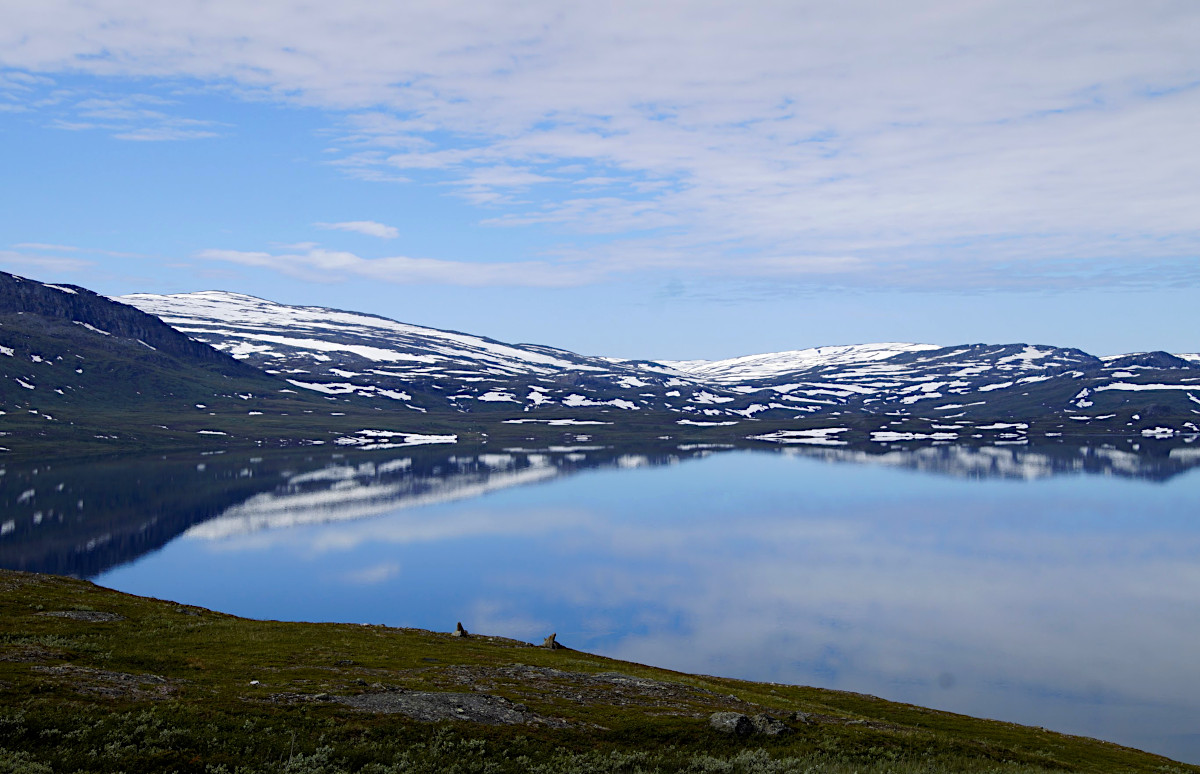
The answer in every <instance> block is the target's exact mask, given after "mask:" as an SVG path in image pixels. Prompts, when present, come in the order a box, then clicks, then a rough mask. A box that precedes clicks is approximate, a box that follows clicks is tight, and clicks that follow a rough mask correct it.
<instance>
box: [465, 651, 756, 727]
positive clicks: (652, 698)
mask: <svg viewBox="0 0 1200 774" xmlns="http://www.w3.org/2000/svg"><path fill="white" fill-rule="evenodd" d="M442 675H443V676H444V677H446V678H449V682H450V683H451V684H456V685H467V686H470V687H471V689H472V690H475V691H492V690H496V689H503V690H504V691H505V692H506V693H516V694H518V695H521V696H528V697H529V698H530V699H538V700H542V701H545V700H547V699H561V700H564V701H569V702H572V703H575V704H586V705H603V706H610V707H630V706H635V707H653V708H655V709H656V710H659V711H660V712H663V713H664V714H685V715H689V716H693V715H694V716H696V717H700V716H701V715H704V714H707V713H705V712H702V711H700V707H699V705H703V706H705V707H707V706H711V705H713V704H718V705H721V706H727V705H736V706H742V705H745V706H746V707H749V706H750V705H747V704H745V702H741V701H738V700H736V699H733V698H732V697H729V696H724V695H721V694H718V693H714V692H713V691H708V690H704V689H702V688H696V687H694V686H691V685H685V684H683V683H673V682H665V681H661V680H650V679H648V678H644V677H635V676H633V675H627V674H623V673H621V672H599V673H591V672H568V671H565V670H561V669H551V668H548V667H537V666H528V665H525V664H513V665H512V666H501V667H485V666H451V667H447V668H446V669H445V670H444V671H443V672H442ZM709 711H711V710H709Z"/></svg>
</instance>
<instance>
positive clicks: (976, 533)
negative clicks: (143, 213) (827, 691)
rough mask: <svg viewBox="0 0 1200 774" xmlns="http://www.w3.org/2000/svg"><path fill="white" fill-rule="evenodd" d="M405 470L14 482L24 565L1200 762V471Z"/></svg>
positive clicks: (956, 460)
mask: <svg viewBox="0 0 1200 774" xmlns="http://www.w3.org/2000/svg"><path fill="white" fill-rule="evenodd" d="M404 451H408V450H394V451H392V452H390V453H389V454H386V455H377V456H374V457H370V458H367V457H346V458H338V457H329V456H326V457H323V458H322V457H318V456H310V457H302V458H295V459H293V458H288V459H286V460H284V461H282V462H279V461H275V460H271V459H264V458H235V457H234V456H232V455H224V456H220V455H217V456H207V457H204V458H198V457H191V458H186V459H172V460H168V461H159V462H156V463H153V464H152V463H148V462H141V463H139V466H140V467H139V466H133V465H131V464H129V463H128V462H121V461H113V462H111V463H109V464H110V466H111V467H110V468H109V469H108V470H107V471H106V470H105V469H104V467H103V466H99V467H97V466H95V465H92V466H89V467H87V468H80V469H78V470H74V471H73V470H71V469H63V468H54V467H47V466H41V467H40V468H37V469H34V468H22V469H17V468H11V469H10V470H8V471H7V475H5V476H3V477H2V478H0V485H2V486H3V489H2V490H0V491H2V492H3V502H4V503H5V506H4V507H5V511H4V513H5V514H6V515H5V517H3V518H0V520H4V518H7V519H8V520H7V521H6V525H9V524H11V526H6V533H5V534H4V535H3V536H0V564H3V565H4V566H10V567H22V568H25V569H41V570H46V571H55V572H66V573H72V574H77V575H83V576H86V577H90V578H92V579H93V580H95V581H96V582H97V583H100V584H101V585H104V586H109V587H112V588H116V589H120V590H122V591H128V592H132V593H135V594H143V595H151V596H155V597H160V598H167V599H172V600H176V601H180V602H185V603H189V604H196V605H202V606H205V607H209V608H213V609H217V610H221V611H225V612H230V613H235V614H238V615H243V616H250V617H255V618H277V619H292V620H312V621H331V620H332V621H353V622H364V623H382V624H388V625H394V626H412V627H421V628H429V629H435V630H441V631H449V630H452V629H453V628H454V625H455V623H456V622H457V621H462V622H463V624H464V625H465V626H466V628H467V629H468V630H471V631H478V632H482V633H487V634H496V635H505V636H509V637H516V638H520V639H525V640H530V641H538V642H540V641H541V639H542V638H543V637H545V636H546V635H547V634H549V633H550V632H556V633H557V634H558V639H559V641H561V642H563V643H564V644H566V645H568V646H570V647H574V648H578V649H582V650H586V651H591V652H596V653H602V654H604V655H608V656H613V657H617V658H622V659H629V660H633V661H639V662H644V663H649V664H654V665H657V666H663V667H669V668H673V669H679V670H686V671H690V672H702V673H708V674H718V675H724V676H731V677H741V678H748V679H754V680H769V681H777V682H786V683H801V684H808V685H817V686H823V687H828V688H837V689H844V690H851V691H860V692H865V693H870V694H875V695H878V696H881V697H884V698H887V699H892V700H899V701H905V702H912V703H916V704H921V705H926V706H931V707H936V708H940V709H946V710H951V711H956V712H962V713H967V714H971V715H978V716H984V717H992V718H1000V719H1004V720H1010V721H1015V722H1019V723H1024V724H1030V725H1038V726H1045V727H1048V728H1051V729H1054V730H1058V731H1064V732H1068V733H1076V734H1085V735H1088V736H1097V737H1101V738H1105V739H1109V740H1113V741H1117V742H1120V743H1123V744H1129V745H1132V746H1136V747H1140V748H1142V749H1147V750H1151V751H1155V752H1160V753H1163V754H1166V755H1169V756H1171V757H1175V758H1177V759H1181V760H1185V761H1189V762H1200V658H1198V657H1197V652H1198V651H1200V647H1198V645H1197V643H1200V518H1197V515H1198V514H1197V504H1198V503H1200V473H1198V472H1196V471H1194V470H1188V469H1187V467H1188V465H1187V464H1180V461H1181V460H1183V461H1186V462H1187V463H1188V464H1194V462H1195V458H1196V455H1195V454H1193V453H1192V452H1193V451H1194V450H1193V449H1190V448H1184V449H1176V450H1175V451H1171V452H1163V453H1161V454H1159V455H1158V458H1157V461H1154V460H1151V461H1149V462H1148V461H1147V460H1146V459H1145V458H1144V453H1143V456H1142V457H1139V455H1138V454H1136V453H1135V452H1132V451H1116V450H1103V449H1101V450H1077V451H1073V452H1070V453H1063V454H1061V455H1060V457H1059V458H1057V459H1055V458H1053V457H1048V456H1046V455H1043V454H1038V453H1033V452H1030V451H1028V450H1018V449H1006V448H990V449H989V448H984V449H974V450H956V449H954V448H952V447H941V448H940V449H929V448H926V449H924V450H917V451H911V452H909V451H901V450H898V451H895V452H892V453H889V454H885V455H879V454H865V453H853V452H848V451H844V450H833V449H829V450H827V449H819V448H818V449H811V450H810V449H804V450H788V451H789V452H791V453H767V452H750V451H727V452H720V453H711V454H710V453H707V452H705V451H703V450H690V451H688V452H686V453H685V452H675V453H671V454H667V453H661V452H656V453H647V454H629V453H622V454H618V453H616V452H603V453H598V452H596V451H595V450H584V451H580V450H575V451H559V452H553V451H549V450H518V451H514V450H509V451H508V452H505V453H493V454H480V453H477V454H471V455H464V454H462V453H461V452H458V453H457V454H456V455H455V456H450V455H449V454H447V453H446V452H445V451H444V450H443V451H441V452H438V451H436V450H413V451H412V452H411V453H401V452H404ZM593 465H599V467H592V466H593ZM118 470H120V471H124V472H123V473H122V475H125V476H131V475H135V474H134V473H131V472H130V471H136V475H135V478H134V479H129V480H128V481H124V480H123V479H120V477H119V476H116V475H115V473H114V471H118ZM1085 470H1092V471H1093V472H1090V473H1089V472H1081V471H1085ZM1064 471H1065V472H1064ZM123 481H124V483H123ZM133 481H136V483H133ZM30 491H33V494H32V495H30V494H29V492H30ZM21 498H24V499H21ZM35 513H40V514H41V515H40V517H38V518H37V519H35V516H34V514H35ZM9 514H11V517H9Z"/></svg>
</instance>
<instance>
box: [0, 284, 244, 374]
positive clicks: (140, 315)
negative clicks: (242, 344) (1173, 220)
mask: <svg viewBox="0 0 1200 774" xmlns="http://www.w3.org/2000/svg"><path fill="white" fill-rule="evenodd" d="M59 288H65V290H61V289H59ZM0 314H4V315H13V314H21V315H38V316H40V317H44V318H46V319H47V320H60V321H65V322H67V323H86V324H88V325H91V326H93V327H94V328H98V329H99V330H101V331H104V332H105V333H108V334H110V335H112V336H116V337H120V338H125V339H132V340H135V341H141V342H143V343H145V344H146V345H148V346H149V347H153V348H154V350H156V351H158V352H161V353H163V354H166V355H174V356H176V357H181V358H186V359H188V360H194V361H199V362H201V363H210V364H214V365H217V366H219V367H220V370H221V373H223V374H226V375H228V376H258V375H260V372H259V370H258V369H256V368H253V367H251V366H249V365H247V364H246V363H242V362H240V361H238V360H235V359H234V358H232V357H230V356H229V355H227V354H225V353H223V352H220V351H218V350H215V349H213V348H212V347H210V346H209V345H207V344H205V343H204V342H201V341H196V340H195V339H192V338H189V337H188V336H185V335H184V334H182V333H180V332H179V331H177V330H175V329H174V328H172V327H171V326H169V325H167V324H166V323H164V322H163V321H162V320H160V319H158V318H157V317H155V316H153V315H150V314H146V313H145V312H143V311H141V310H140V309H136V308H134V307H132V306H129V305H128V304H122V303H120V302H117V301H113V300H111V299H109V298H106V297H105V296H101V295H99V294H97V293H93V292H92V291H90V290H88V289H87V288H82V287H79V286H78V285H48V284H44V283H41V282H38V281H37V280H31V279H27V278H24V277H18V276H16V275H14V274H8V273H7V272H0Z"/></svg>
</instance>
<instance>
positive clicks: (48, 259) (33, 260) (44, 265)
mask: <svg viewBox="0 0 1200 774" xmlns="http://www.w3.org/2000/svg"><path fill="white" fill-rule="evenodd" d="M0 265H3V266H6V267H9V268H12V269H15V270H17V273H21V272H27V271H30V270H31V269H32V270H35V271H45V272H78V271H83V270H85V269H90V268H92V267H94V266H95V265H96V262H95V261H89V260H86V259H83V258H75V257H67V256H63V255H42V254H37V253H26V252H18V251H15V250H0Z"/></svg>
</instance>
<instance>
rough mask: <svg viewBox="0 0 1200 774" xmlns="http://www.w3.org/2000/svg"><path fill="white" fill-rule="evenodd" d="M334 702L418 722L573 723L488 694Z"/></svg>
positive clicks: (391, 694) (386, 695)
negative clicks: (544, 715)
mask: <svg viewBox="0 0 1200 774" xmlns="http://www.w3.org/2000/svg"><path fill="white" fill-rule="evenodd" d="M330 700H331V701H335V702H337V703H339V704H345V705H347V706H349V707H354V708H355V709H359V710H364V711H366V712H383V713H398V714H401V715H407V716H408V717H410V718H413V719H414V720H424V721H426V722H436V721H439V720H465V721H467V722H470V723H484V724H487V725H493V726H495V725H523V724H526V723H531V724H536V725H546V726H552V727H554V728H565V727H567V726H568V725H569V724H568V723H567V722H566V721H564V720H559V719H557V718H547V717H543V716H541V715H538V714H537V713H535V712H531V711H530V710H529V708H528V707H526V706H525V705H523V704H517V703H516V702H513V701H510V700H508V699H506V698H504V697H503V696H493V695H491V694H487V693H453V692H449V693H430V692H426V691H401V690H390V691H381V692H375V693H360V694H358V695H355V696H331V697H330Z"/></svg>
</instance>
